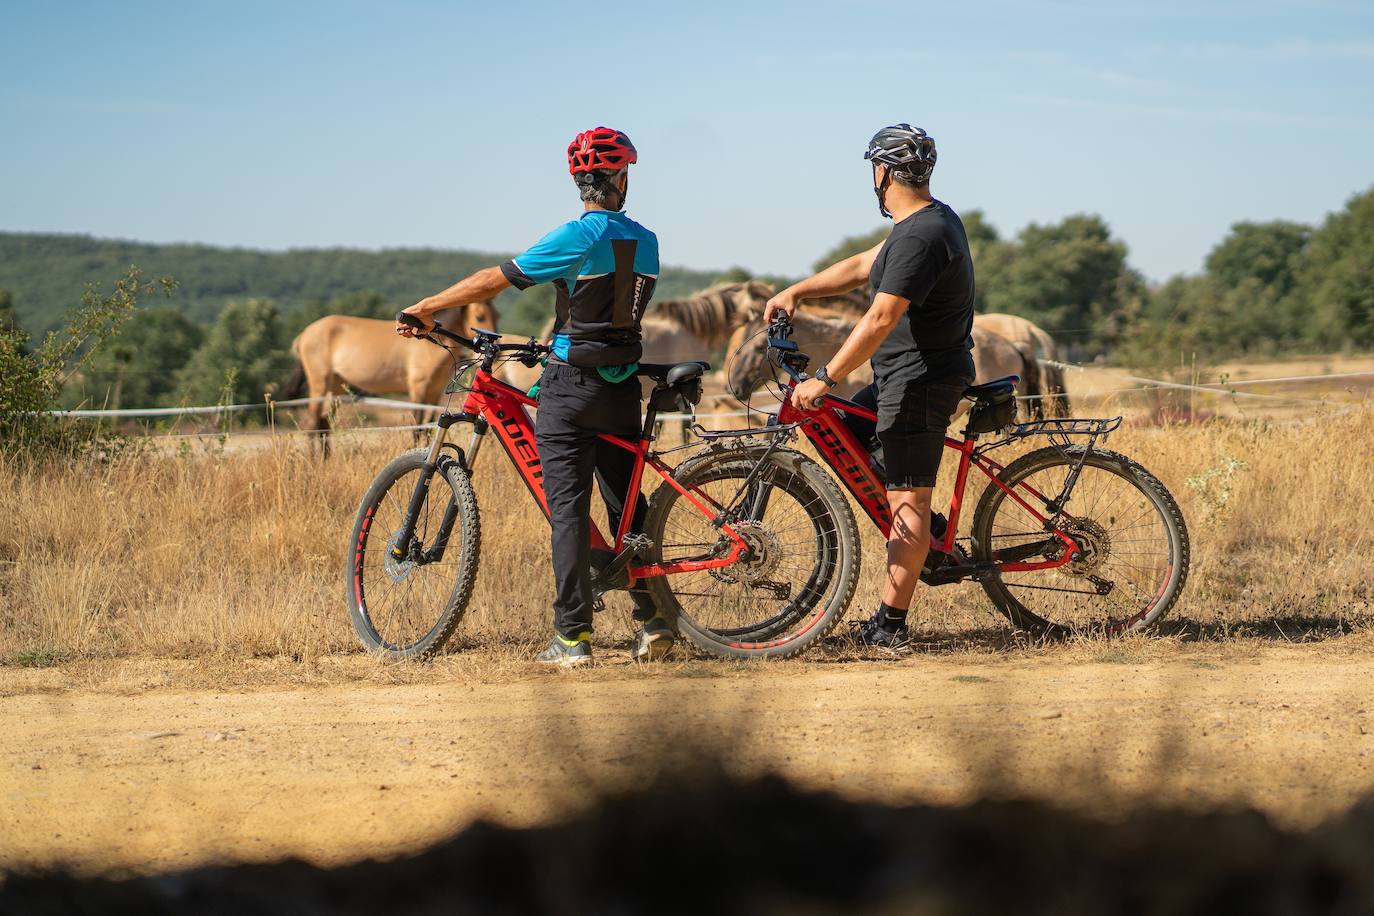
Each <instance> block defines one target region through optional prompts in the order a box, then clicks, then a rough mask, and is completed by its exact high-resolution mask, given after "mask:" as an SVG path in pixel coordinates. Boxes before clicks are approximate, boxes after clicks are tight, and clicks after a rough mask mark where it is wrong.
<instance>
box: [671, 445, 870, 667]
mask: <svg viewBox="0 0 1374 916" xmlns="http://www.w3.org/2000/svg"><path fill="white" fill-rule="evenodd" d="M763 454H764V453H763V450H762V449H760V450H756V451H748V452H730V453H726V454H714V455H704V456H701V457H700V458H697V459H694V460H693V461H689V462H686V463H684V464H683V465H682V467H680V468H679V469H678V471H677V473H676V474H675V475H674V479H675V480H676V481H677V483H678V484H679V485H681V486H682V487H684V488H685V489H687V490H688V492H690V493H691V494H692V495H693V496H694V497H695V498H696V499H698V500H700V501H703V502H705V503H706V504H708V505H709V506H710V507H711V508H712V510H713V511H714V512H721V511H727V510H729V511H731V512H732V513H733V515H734V516H735V517H736V520H735V521H731V522H730V526H731V528H732V529H733V530H734V531H735V532H736V533H738V534H739V535H740V537H741V538H742V539H743V540H744V541H745V543H746V544H747V545H748V547H749V553H748V557H747V559H745V560H743V561H741V562H739V563H735V564H732V565H730V566H725V567H721V568H718V569H708V570H703V571H698V572H687V573H678V574H675V575H670V576H654V577H651V578H649V579H648V580H646V585H647V587H648V589H649V591H650V593H651V594H652V595H653V598H654V600H655V602H657V604H658V606H659V608H660V609H662V610H664V611H665V612H668V613H670V614H672V615H675V616H676V618H677V622H678V626H679V628H680V629H681V630H682V632H683V633H684V635H686V636H687V638H688V639H690V640H691V641H692V643H693V644H694V645H696V646H697V647H698V648H701V649H703V650H705V651H706V652H708V653H711V654H713V655H721V656H729V657H735V658H753V657H773V658H786V657H789V656H792V655H796V654H797V653H799V652H801V651H803V650H805V649H806V648H807V647H809V646H811V645H812V644H814V643H815V642H816V641H817V640H819V639H821V638H822V637H823V636H825V635H826V634H827V633H829V632H830V630H831V629H832V628H834V626H835V624H836V623H838V622H839V620H840V618H841V617H842V616H843V615H844V612H845V609H846V608H847V607H848V606H849V602H850V600H851V599H852V598H853V597H854V589H855V588H856V586H857V585H858V579H859V566H860V557H859V531H858V525H857V523H856V522H855V520H854V513H853V511H852V510H851V509H850V507H849V502H848V501H847V500H846V499H845V498H844V495H843V494H842V493H841V492H840V489H839V487H838V486H836V485H835V481H834V479H833V478H832V477H831V476H830V475H829V474H827V473H826V472H825V471H824V470H823V469H822V468H821V467H820V466H819V465H817V464H816V463H815V462H814V461H812V460H810V459H809V458H807V457H806V456H805V455H802V454H800V453H798V452H795V451H792V450H790V449H783V450H780V451H776V452H774V453H773V454H772V455H770V456H769V457H768V458H767V459H764V458H763ZM760 461H762V464H761V465H760ZM755 468H758V474H757V475H755V476H754V478H753V482H752V483H751V482H750V475H751V474H752V473H753V472H754V470H755ZM645 534H647V535H648V537H649V538H650V540H652V542H653V544H654V548H653V550H652V553H653V559H654V562H658V563H672V562H675V561H681V560H700V559H706V558H710V557H712V556H718V555H721V554H723V553H725V552H726V551H727V550H728V548H729V546H730V543H731V542H730V539H729V538H728V537H727V536H726V535H725V533H724V532H723V531H722V530H721V528H720V527H718V526H717V525H716V524H715V522H714V521H713V519H712V518H711V517H709V516H708V515H706V514H704V513H702V511H701V510H700V509H698V508H697V507H696V506H695V505H693V504H692V501H691V500H689V499H686V498H685V497H684V496H683V495H682V494H681V493H680V492H678V490H677V489H676V488H675V487H673V486H671V485H670V484H664V485H663V486H661V487H660V488H659V489H658V490H657V491H656V492H655V493H654V496H653V499H652V500H651V501H650V506H649V514H648V516H647V518H646V520H645Z"/></svg>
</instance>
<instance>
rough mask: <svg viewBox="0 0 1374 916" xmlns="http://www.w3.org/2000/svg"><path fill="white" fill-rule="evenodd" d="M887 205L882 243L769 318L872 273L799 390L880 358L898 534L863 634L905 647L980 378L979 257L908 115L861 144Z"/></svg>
mask: <svg viewBox="0 0 1374 916" xmlns="http://www.w3.org/2000/svg"><path fill="white" fill-rule="evenodd" d="M864 158H865V159H868V160H869V161H870V162H871V163H872V166H873V191H874V193H875V194H877V196H878V209H879V211H880V212H881V213H882V214H883V216H885V217H890V218H891V219H892V220H893V223H894V225H893V228H892V233H891V234H890V235H889V236H888V237H887V238H886V239H885V240H884V241H883V242H882V244H880V245H876V246H874V247H873V248H871V249H870V250H868V251H865V252H862V253H860V254H857V255H854V256H853V257H851V258H846V259H845V260H843V261H840V262H839V263H838V264H833V265H831V266H830V267H827V268H826V269H825V270H823V271H821V272H820V273H818V274H816V275H814V276H812V277H808V278H807V279H805V280H802V281H801V282H799V283H796V284H793V285H792V286H790V287H788V288H787V289H785V290H783V291H782V292H780V293H778V295H776V296H774V297H773V298H772V299H770V300H769V302H768V305H767V307H766V308H765V309H764V320H765V321H767V320H771V319H772V317H773V315H774V314H776V313H777V312H785V313H787V314H788V315H792V314H793V313H794V312H795V311H796V308H797V303H798V301H799V300H801V299H804V298H819V297H822V296H833V295H839V294H841V293H846V292H849V291H850V290H853V289H857V288H858V287H859V286H861V285H862V284H863V283H864V282H868V283H870V284H871V286H872V288H873V291H874V295H873V303H872V305H871V306H870V307H869V309H868V312H867V313H865V314H864V316H863V318H861V319H860V320H859V322H858V324H857V325H856V326H855V327H854V330H853V332H852V333H851V334H850V335H849V339H848V340H846V341H845V343H844V345H843V346H841V347H840V349H839V352H837V353H836V354H835V356H834V357H833V358H832V359H831V360H830V362H829V363H828V364H827V365H825V366H824V367H822V368H821V369H818V370H817V371H816V374H815V376H814V377H813V378H811V379H809V380H807V381H805V382H803V383H801V384H800V385H798V386H797V388H796V390H795V391H794V392H793V394H792V399H793V401H794V402H795V403H796V404H797V406H798V407H801V408H802V409H804V410H805V409H810V408H811V407H814V406H815V404H816V401H817V400H818V399H819V398H822V397H824V396H825V394H826V393H827V392H829V391H830V389H831V388H833V387H834V386H835V385H836V384H837V383H838V382H839V381H841V380H842V379H844V377H845V376H846V375H848V374H849V373H850V372H852V371H854V369H856V368H858V366H859V365H861V364H862V363H863V361H864V360H866V359H871V360H872V363H873V377H874V386H873V390H872V391H869V392H868V393H867V394H868V395H869V398H871V399H873V400H876V404H877V409H878V427H877V434H878V439H879V441H880V442H881V443H882V448H883V461H884V465H885V469H886V474H887V491H888V504H889V506H890V507H891V510H892V533H891V535H890V536H889V539H888V544H887V584H886V587H885V588H884V590H883V600H882V602H881V603H880V604H879V605H878V610H877V612H876V613H874V615H873V616H872V617H871V618H870V619H869V620H868V622H867V623H865V624H864V626H863V628H862V629H861V630H860V631H859V636H858V638H859V641H860V642H863V643H867V644H870V645H882V646H897V645H900V644H902V643H904V642H905V641H906V639H907V626H906V616H907V609H908V608H909V607H910V606H911V600H912V594H913V593H914V592H915V590H916V582H917V581H918V580H919V577H920V573H921V566H922V564H923V563H924V562H925V559H926V553H927V551H928V550H929V545H930V500H931V493H932V491H933V489H934V487H935V477H936V474H937V472H938V471H939V469H940V457H941V455H942V454H943V451H944V434H945V428H946V427H947V426H949V421H950V418H951V417H952V416H953V414H954V411H955V408H956V407H958V405H959V399H960V398H961V396H962V395H963V391H964V389H965V388H966V387H968V385H969V384H971V383H972V381H973V377H974V368H973V357H972V356H971V354H970V351H971V350H972V349H973V338H972V336H971V332H972V330H973V261H972V259H971V258H970V256H969V249H968V237H967V236H966V235H965V233H964V224H963V223H962V222H961V221H960V220H959V215H958V214H957V213H955V212H954V211H953V210H952V209H950V207H949V206H948V205H946V204H944V203H942V202H940V201H938V200H936V199H935V198H933V197H931V195H930V175H931V172H932V171H933V170H934V168H935V141H934V140H932V139H931V138H930V137H929V136H928V135H927V134H926V132H925V131H923V130H921V129H920V128H918V127H912V126H910V125H909V124H896V125H893V126H892V127H885V128H883V129H882V130H880V131H878V133H877V134H875V135H874V137H873V139H872V140H871V141H870V142H869V144H868V151H867V152H866V153H865V154H864Z"/></svg>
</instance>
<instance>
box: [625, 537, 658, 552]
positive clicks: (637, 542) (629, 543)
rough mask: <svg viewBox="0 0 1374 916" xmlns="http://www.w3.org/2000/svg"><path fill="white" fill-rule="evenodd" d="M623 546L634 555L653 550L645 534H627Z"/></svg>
mask: <svg viewBox="0 0 1374 916" xmlns="http://www.w3.org/2000/svg"><path fill="white" fill-rule="evenodd" d="M625 546H626V547H628V548H629V549H630V550H633V551H634V552H635V553H636V554H643V553H648V552H649V551H650V550H653V549H654V542H653V539H652V538H650V537H649V536H648V535H647V534H627V535H625Z"/></svg>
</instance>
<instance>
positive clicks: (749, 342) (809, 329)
mask: <svg viewBox="0 0 1374 916" xmlns="http://www.w3.org/2000/svg"><path fill="white" fill-rule="evenodd" d="M854 324H855V319H853V318H837V317H836V318H825V317H819V316H816V315H812V314H808V313H806V312H800V311H799V312H797V313H796V314H795V315H794V316H793V317H792V330H793V336H792V339H793V340H794V341H795V342H796V344H797V348H798V349H799V350H800V351H801V352H803V353H805V354H806V355H807V356H809V357H811V365H812V366H823V365H825V363H826V362H827V361H829V359H830V358H831V357H832V356H834V355H835V352H836V351H837V350H839V348H840V345H841V344H843V343H844V342H845V339H846V338H848V337H849V333H850V332H851V331H852V330H854ZM725 359H726V362H725V380H726V384H727V385H728V386H729V390H730V392H731V393H732V394H734V395H735V397H736V398H739V399H740V400H741V401H744V402H746V403H747V402H748V400H749V397H750V396H751V395H752V394H753V393H754V391H755V390H757V389H758V388H759V387H760V386H761V385H764V384H766V383H767V382H769V381H772V380H774V379H775V374H774V369H773V367H772V365H771V364H769V362H768V334H767V328H766V327H765V325H764V324H763V319H762V317H761V316H760V317H758V318H756V319H754V320H753V321H751V322H749V323H748V324H745V325H742V326H741V327H739V328H738V329H737V330H736V331H735V333H734V335H733V336H732V337H731V338H730V344H729V347H728V348H727V353H726V358H725ZM973 363H974V367H975V368H976V370H977V373H978V374H977V377H976V378H975V379H974V381H975V383H977V384H982V383H983V382H990V381H992V380H993V379H997V378H1002V377H1003V376H1007V375H1017V376H1020V377H1021V382H1020V383H1019V385H1018V391H1020V392H1021V393H1023V394H1024V393H1025V392H1026V391H1027V390H1028V389H1029V388H1031V387H1032V386H1033V385H1035V380H1036V379H1038V377H1039V376H1038V372H1037V366H1036V362H1035V357H1034V356H1033V355H1032V354H1031V353H1030V352H1029V350H1028V349H1026V348H1022V347H1018V346H1017V345H1016V344H1014V343H1012V342H1011V341H1009V340H1007V339H1006V338H1004V337H1002V336H1001V335H999V334H995V333H993V332H992V331H990V330H988V329H987V328H984V327H982V326H981V325H980V323H979V321H978V320H977V318H975V319H974V324H973ZM1028 379H1029V381H1028ZM872 380H873V377H872V371H871V369H870V368H869V366H868V365H867V364H864V365H862V366H860V367H859V368H858V369H856V370H854V371H853V372H852V373H850V375H849V377H848V378H846V379H845V380H844V382H842V383H841V384H840V386H839V387H838V388H836V392H837V393H838V394H839V395H840V396H841V397H847V396H849V395H851V394H853V393H854V392H855V391H858V390H859V389H860V388H862V387H864V386H865V385H867V384H869V383H870V382H871V381H872ZM965 406H966V405H965ZM963 409H964V408H962V407H961V408H960V412H962V411H963ZM956 416H957V414H956Z"/></svg>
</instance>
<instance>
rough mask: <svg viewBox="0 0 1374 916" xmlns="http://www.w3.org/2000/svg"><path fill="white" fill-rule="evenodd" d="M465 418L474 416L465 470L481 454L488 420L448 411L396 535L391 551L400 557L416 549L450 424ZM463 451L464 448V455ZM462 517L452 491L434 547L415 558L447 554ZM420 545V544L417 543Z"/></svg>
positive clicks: (429, 559) (428, 560) (431, 558)
mask: <svg viewBox="0 0 1374 916" xmlns="http://www.w3.org/2000/svg"><path fill="white" fill-rule="evenodd" d="M464 419H473V429H472V441H471V442H470V443H469V444H468V453H467V456H466V458H465V459H464V458H459V461H460V462H463V463H464V464H465V470H466V471H467V472H468V473H471V468H472V460H473V459H474V458H476V457H477V450H478V449H479V448H480V447H481V445H482V438H483V436H485V435H486V432H487V429H488V428H489V427H488V424H487V422H486V420H484V419H482V418H481V417H476V418H470V417H466V416H462V415H458V414H444V415H443V416H441V417H440V418H439V420H438V422H437V423H436V424H435V428H434V438H433V439H432V440H431V441H430V444H429V454H427V455H426V456H425V460H424V463H423V464H421V465H420V477H419V479H417V480H416V481H415V489H413V490H412V491H411V493H410V502H409V503H408V504H407V505H406V514H405V518H404V519H403V520H402V522H401V533H400V537H398V538H397V539H396V545H395V546H394V547H392V548H391V555H392V556H393V557H394V558H395V559H397V560H406V559H409V558H410V554H411V552H412V549H411V541H413V540H414V538H415V526H416V524H417V522H418V520H419V516H420V507H421V506H423V505H424V504H425V497H426V495H427V494H428V493H429V482H430V480H432V479H433V477H434V473H435V471H437V470H439V466H440V460H441V458H442V456H443V450H444V445H445V442H444V440H445V439H447V438H448V428H449V427H450V426H452V425H453V424H454V423H457V422H459V421H460V420H464ZM461 454H462V453H461V452H460V455H461ZM457 518H458V501H457V500H456V499H454V497H453V495H452V494H449V498H448V506H447V508H445V510H444V518H443V521H442V522H440V524H439V532H438V535H437V536H436V538H435V542H434V547H432V548H431V549H430V550H428V551H425V552H424V553H421V554H419V555H418V556H417V557H415V559H418V560H421V561H423V562H426V563H431V562H434V561H436V560H438V559H439V558H440V557H442V556H443V555H444V548H445V547H446V546H447V544H448V537H449V534H451V533H452V531H453V525H454V522H455V521H457ZM416 546H417V547H418V546H419V545H416Z"/></svg>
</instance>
